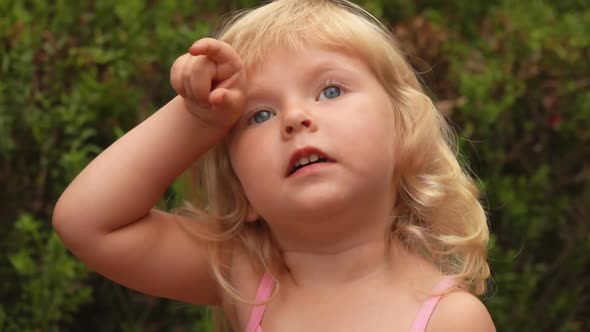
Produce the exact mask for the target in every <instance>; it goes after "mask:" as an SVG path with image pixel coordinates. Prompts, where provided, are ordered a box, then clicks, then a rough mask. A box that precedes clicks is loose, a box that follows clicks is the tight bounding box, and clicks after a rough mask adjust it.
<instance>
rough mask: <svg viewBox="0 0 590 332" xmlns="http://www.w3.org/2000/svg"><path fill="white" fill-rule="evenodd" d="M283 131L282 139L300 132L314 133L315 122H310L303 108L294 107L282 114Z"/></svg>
mask: <svg viewBox="0 0 590 332" xmlns="http://www.w3.org/2000/svg"><path fill="white" fill-rule="evenodd" d="M283 115H284V117H283V126H282V127H283V130H282V134H283V137H284V138H288V137H289V136H292V135H293V134H295V133H297V132H299V131H302V130H308V131H315V127H316V124H315V121H313V120H312V117H311V114H310V113H309V112H308V111H307V110H306V109H305V108H303V107H301V106H296V107H291V108H290V109H288V110H286V111H285V112H283Z"/></svg>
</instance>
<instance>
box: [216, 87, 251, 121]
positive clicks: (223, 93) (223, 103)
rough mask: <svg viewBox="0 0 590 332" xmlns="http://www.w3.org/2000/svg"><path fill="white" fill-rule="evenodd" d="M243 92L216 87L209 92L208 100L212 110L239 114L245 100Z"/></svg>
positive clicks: (234, 114)
mask: <svg viewBox="0 0 590 332" xmlns="http://www.w3.org/2000/svg"><path fill="white" fill-rule="evenodd" d="M245 99H246V98H245V96H244V93H243V92H242V91H240V90H234V89H223V88H218V89H215V90H214V91H213V92H211V95H210V96H209V102H210V103H211V105H212V106H213V109H214V110H222V111H223V112H224V113H228V114H232V115H233V116H236V117H237V116H239V115H240V114H241V113H242V108H243V107H244V102H245Z"/></svg>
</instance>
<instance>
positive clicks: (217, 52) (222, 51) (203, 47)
mask: <svg viewBox="0 0 590 332" xmlns="http://www.w3.org/2000/svg"><path fill="white" fill-rule="evenodd" d="M189 52H190V54H192V55H206V56H207V57H209V59H211V60H212V61H213V62H215V64H217V67H218V68H217V72H216V73H215V77H214V79H215V80H216V81H223V80H226V79H228V78H230V77H231V76H232V75H234V74H235V73H236V72H238V71H239V70H241V69H242V67H243V64H242V60H241V59H240V56H239V55H238V54H237V53H236V51H235V50H234V49H233V47H231V46H230V45H228V44H227V43H224V42H222V41H219V40H216V39H213V38H203V39H201V40H199V41H197V42H196V43H195V44H193V46H191V48H190V49H189Z"/></svg>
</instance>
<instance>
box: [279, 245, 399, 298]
mask: <svg viewBox="0 0 590 332" xmlns="http://www.w3.org/2000/svg"><path fill="white" fill-rule="evenodd" d="M382 235H383V234H381V236H380V237H377V238H372V239H371V238H367V239H366V241H363V242H358V243H355V244H353V245H350V246H348V247H343V248H341V249H340V250H337V251H331V252H325V251H285V252H283V259H284V261H285V264H286V266H287V268H288V270H289V271H288V272H289V273H288V275H289V277H290V278H291V279H292V281H293V283H294V284H295V285H296V286H301V287H324V288H325V287H327V286H330V285H331V286H334V285H340V286H341V285H345V284H353V283H356V282H357V281H361V280H366V279H368V278H371V277H375V276H378V275H383V274H385V273H388V272H390V271H391V267H392V264H391V263H392V261H391V259H392V254H391V248H390V245H389V244H388V243H387V241H386V239H385V238H384V237H383V236H382Z"/></svg>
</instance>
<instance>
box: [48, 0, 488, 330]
mask: <svg viewBox="0 0 590 332" xmlns="http://www.w3.org/2000/svg"><path fill="white" fill-rule="evenodd" d="M171 82H172V86H173V87H174V89H175V90H176V91H177V92H178V96H177V97H176V98H174V99H173V100H171V101H170V102H169V103H168V104H167V105H165V106H164V107H162V108H161V109H160V110H159V111H157V112H156V113H155V114H154V115H152V116H151V117H150V118H148V119H147V120H145V121H144V122H142V123H141V124H139V125H138V126H137V127H136V128H134V129H133V130H131V131H130V132H129V133H127V134H126V135H125V136H123V137H122V138H121V139H119V140H118V141H116V142H115V143H114V144H113V145H112V146H110V147H109V148H108V149H106V150H105V151H104V152H103V153H102V154H100V155H99V156H98V157H97V158H96V159H95V160H94V161H92V163H90V164H89V165H88V167H86V169H84V171H82V172H81V173H80V175H79V176H78V177H77V178H76V179H75V180H74V181H73V182H72V183H71V184H70V186H69V187H68V188H67V189H66V191H65V192H64V193H63V195H62V196H61V198H60V200H59V202H58V203H57V205H56V207H55V212H54V217H53V223H54V226H55V229H56V231H57V232H58V233H59V235H60V236H61V238H62V239H63V241H64V243H65V244H66V245H67V246H68V248H70V249H71V250H72V252H73V253H74V254H75V255H77V256H78V257H79V258H80V259H81V260H82V261H84V262H85V263H86V264H88V266H90V267H91V268H93V269H95V270H96V271H98V272H99V273H101V274H103V275H104V276H106V277H108V278H110V279H112V280H114V281H116V282H118V283H120V284H122V285H125V286H127V287H130V288H133V289H135V290H138V291H141V292H144V293H147V294H151V295H154V296H161V297H166V298H170V299H175V300H179V301H186V302H189V303H194V304H207V305H213V306H219V307H221V308H222V309H223V311H224V314H225V316H226V317H227V320H228V321H229V322H230V323H231V327H232V328H233V330H235V331H244V330H245V331H262V330H264V331H266V332H269V331H378V332H379V331H414V332H417V331H429V332H436V331H470V332H471V331H494V325H493V323H492V320H491V318H490V316H489V314H488V312H487V310H486V309H485V307H484V306H483V304H482V303H481V302H480V301H479V300H478V299H477V297H476V296H477V295H481V294H483V292H484V291H485V283H486V280H487V279H488V277H489V268H488V265H487V263H486V253H487V250H486V247H487V243H488V236H489V233H488V228H487V222H486V217H485V214H484V211H483V209H482V206H481V205H480V203H479V202H478V198H477V196H478V193H477V189H476V187H475V185H474V184H473V181H472V180H471V179H470V178H469V177H468V176H467V174H466V173H465V172H464V171H463V170H462V168H461V167H460V166H459V164H458V162H457V159H456V147H455V145H454V138H453V136H452V135H451V133H450V129H449V128H448V126H447V125H446V124H445V119H444V118H443V117H442V116H441V115H440V113H439V112H437V110H436V109H435V107H434V105H433V103H432V101H431V100H430V99H429V98H428V97H427V96H426V95H425V94H424V92H423V90H422V88H421V86H420V84H419V83H418V80H417V78H416V76H415V74H414V72H413V71H412V69H411V67H410V66H409V65H408V64H407V62H406V61H405V60H404V58H403V56H402V53H401V51H400V50H399V49H398V47H397V45H396V43H395V41H394V40H392V37H391V34H390V33H389V32H388V31H387V30H386V29H385V28H384V27H383V26H382V25H381V24H380V23H379V22H378V21H377V20H376V19H375V18H374V17H372V16H371V15H370V14H368V13H367V12H366V11H364V10H362V9H361V8H359V7H358V6H356V5H354V4H352V3H350V2H348V1H345V0H338V1H337V0H332V1H329V0H278V1H274V2H271V3H269V4H267V5H264V6H262V7H259V8H257V9H255V10H251V11H248V12H243V13H241V14H240V15H238V16H236V17H234V18H233V19H232V20H230V21H229V22H228V23H227V24H226V25H224V26H223V27H222V28H221V29H220V31H219V33H218V34H217V35H216V38H215V39H213V38H205V39H202V40H200V41H198V42H197V43H195V44H194V45H192V46H191V48H190V50H189V53H187V54H185V55H183V56H181V57H180V58H178V60H177V61H176V62H175V63H174V65H173V67H172V70H171ZM196 160H199V165H200V166H201V169H202V171H203V177H202V181H203V185H204V187H205V188H206V190H207V204H206V206H203V207H202V209H201V210H198V209H196V208H194V209H193V210H192V212H193V213H191V214H186V213H184V214H182V215H181V214H179V213H176V214H170V213H166V212H162V211H159V210H157V209H154V206H155V205H156V203H157V202H158V200H159V199H160V197H161V195H162V194H163V193H164V191H165V190H166V188H167V187H168V186H169V185H170V184H171V183H172V182H173V181H174V179H175V178H177V177H178V176H179V175H180V174H181V173H182V172H183V171H184V170H186V169H187V168H188V167H189V166H191V164H193V163H194V162H195V161H196ZM435 309H436V310H435Z"/></svg>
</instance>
